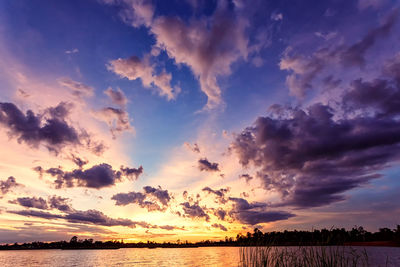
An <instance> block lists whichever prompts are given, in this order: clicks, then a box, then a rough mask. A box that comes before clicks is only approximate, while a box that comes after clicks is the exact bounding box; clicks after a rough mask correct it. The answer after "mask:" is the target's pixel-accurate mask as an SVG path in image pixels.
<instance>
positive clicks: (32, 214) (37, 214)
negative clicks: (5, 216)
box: [8, 210, 63, 219]
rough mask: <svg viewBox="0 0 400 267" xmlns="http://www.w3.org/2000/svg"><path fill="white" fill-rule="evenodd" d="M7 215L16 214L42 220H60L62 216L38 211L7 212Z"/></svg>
mask: <svg viewBox="0 0 400 267" xmlns="http://www.w3.org/2000/svg"><path fill="white" fill-rule="evenodd" d="M8 213H13V214H18V215H21V216H27V217H38V218H43V219H62V218H63V215H58V214H53V213H50V212H47V211H38V210H18V211H15V210H9V211H8Z"/></svg>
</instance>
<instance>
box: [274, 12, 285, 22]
mask: <svg viewBox="0 0 400 267" xmlns="http://www.w3.org/2000/svg"><path fill="white" fill-rule="evenodd" d="M271 20H274V21H280V20H283V14H282V13H276V12H274V13H272V14H271Z"/></svg>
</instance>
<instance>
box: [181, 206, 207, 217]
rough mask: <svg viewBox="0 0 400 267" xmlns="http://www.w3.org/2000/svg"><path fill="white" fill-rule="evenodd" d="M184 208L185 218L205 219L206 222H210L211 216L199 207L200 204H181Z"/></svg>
mask: <svg viewBox="0 0 400 267" xmlns="http://www.w3.org/2000/svg"><path fill="white" fill-rule="evenodd" d="M181 206H182V208H183V212H184V215H183V216H184V217H188V218H192V219H193V218H204V219H205V220H206V221H209V220H210V216H209V215H208V214H207V213H206V212H205V211H204V209H203V208H202V207H200V206H199V204H198V203H194V204H193V205H191V204H190V203H189V202H183V203H181Z"/></svg>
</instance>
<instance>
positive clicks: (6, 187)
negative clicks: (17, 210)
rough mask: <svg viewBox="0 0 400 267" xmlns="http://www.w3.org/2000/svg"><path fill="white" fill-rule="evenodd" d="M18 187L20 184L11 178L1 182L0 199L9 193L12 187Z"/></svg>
mask: <svg viewBox="0 0 400 267" xmlns="http://www.w3.org/2000/svg"><path fill="white" fill-rule="evenodd" d="M18 186H20V184H19V183H17V180H16V179H15V178H14V177H13V176H10V177H8V178H7V180H5V181H3V180H1V181H0V192H1V195H0V198H1V197H2V196H3V195H5V194H7V193H8V192H10V191H11V190H12V189H13V188H14V187H18Z"/></svg>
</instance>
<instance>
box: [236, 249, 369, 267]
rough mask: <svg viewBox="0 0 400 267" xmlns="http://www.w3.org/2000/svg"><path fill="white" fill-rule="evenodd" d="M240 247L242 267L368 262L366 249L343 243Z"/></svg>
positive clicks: (339, 266)
mask: <svg viewBox="0 0 400 267" xmlns="http://www.w3.org/2000/svg"><path fill="white" fill-rule="evenodd" d="M239 251H240V264H239V266H241V267H262V266H264V267H267V266H268V267H272V266H274V267H303V266H304V267H350V266H351V267H360V266H362V267H364V266H365V267H366V266H371V265H369V264H368V255H367V253H366V251H365V250H361V251H360V250H356V249H354V248H351V247H345V246H304V247H279V246H256V247H241V248H240V250H239Z"/></svg>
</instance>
